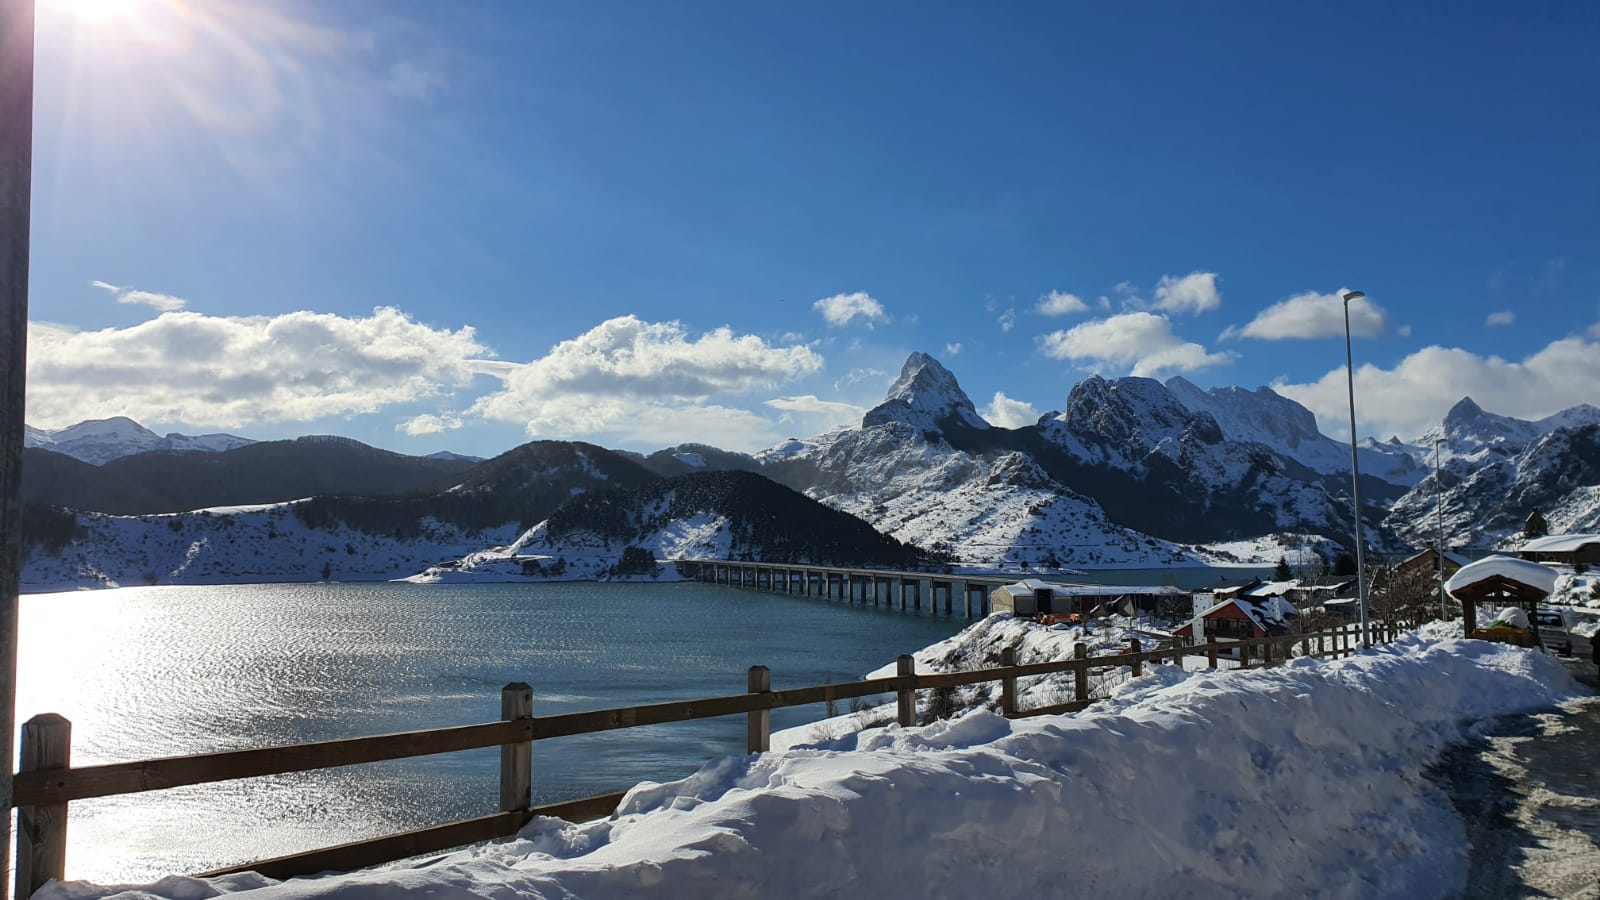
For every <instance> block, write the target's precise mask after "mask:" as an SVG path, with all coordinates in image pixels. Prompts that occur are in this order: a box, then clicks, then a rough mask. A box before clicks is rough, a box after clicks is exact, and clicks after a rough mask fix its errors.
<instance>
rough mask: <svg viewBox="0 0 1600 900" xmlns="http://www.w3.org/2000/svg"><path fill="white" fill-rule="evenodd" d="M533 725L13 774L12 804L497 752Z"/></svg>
mask: <svg viewBox="0 0 1600 900" xmlns="http://www.w3.org/2000/svg"><path fill="white" fill-rule="evenodd" d="M537 721H538V720H537V719H519V720H517V721H515V722H487V723H484V724H482V725H461V726H457V727H454V728H439V729H434V730H431V731H406V732H400V733H398V734H384V735H378V736H375V737H362V738H346V739H344V740H338V741H319V742H317V743H312V744H294V745H289V746H283V747H263V748H259V749H255V750H231V751H226V752H222V753H202V754H198V755H194V756H172V757H166V758H162V759H147V760H140V761H138V762H126V763H109V764H106V765H98V766H81V767H79V768H74V769H64V770H61V771H55V772H25V773H18V775H17V780H16V791H15V795H14V798H13V803H14V804H15V805H18V806H24V805H26V806H37V805H39V804H43V803H64V802H66V801H68V800H82V799H85V798H87V797H109V796H112V795H114V794H137V793H142V792H144V791H157V790H161V789H163V788H171V787H181V786H183V785H188V784H206V783H209V782H213V781H227V780H230V779H234V778H254V777H257V776H260V775H281V774H283V773H286V772H308V771H312V770H314V769H329V768H334V767H336V766H349V765H355V764H357V763H368V762H378V761H380V760H385V759H405V758H408V757H412V756H429V755H432V754H435V753H454V752H455V751H457V750H476V749H479V748H482V747H497V746H499V745H501V744H510V743H515V742H516V741H525V740H529V739H531V738H532V737H533V736H534V723H535V722H537Z"/></svg>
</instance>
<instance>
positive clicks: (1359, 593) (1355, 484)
mask: <svg viewBox="0 0 1600 900" xmlns="http://www.w3.org/2000/svg"><path fill="white" fill-rule="evenodd" d="M1339 296H1340V298H1341V299H1343V300H1344V371H1345V379H1346V381H1347V382H1348V384H1349V386H1350V505H1351V507H1352V511H1353V512H1354V513H1355V521H1356V602H1357V603H1359V604H1361V648H1362V649H1363V650H1365V649H1366V648H1368V647H1370V646H1372V641H1371V638H1370V633H1369V631H1368V629H1367V564H1366V561H1365V560H1364V559H1363V558H1362V553H1361V467H1360V464H1359V463H1357V462H1356V369H1355V363H1354V362H1352V360H1351V356H1350V301H1351V300H1360V299H1361V298H1362V297H1365V296H1366V293H1365V292H1363V291H1343V292H1341V293H1340V294H1339Z"/></svg>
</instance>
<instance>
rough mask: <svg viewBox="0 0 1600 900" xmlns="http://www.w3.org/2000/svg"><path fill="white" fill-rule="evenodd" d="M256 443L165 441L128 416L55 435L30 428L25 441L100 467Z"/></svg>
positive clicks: (226, 438)
mask: <svg viewBox="0 0 1600 900" xmlns="http://www.w3.org/2000/svg"><path fill="white" fill-rule="evenodd" d="M253 443H255V441H252V440H250V439H249V438H242V437H239V436H238V435H233V434H201V435H187V434H178V433H176V432H174V433H172V434H169V435H167V436H166V437H161V436H159V435H157V434H156V433H155V432H154V431H151V430H150V429H148V428H146V427H144V426H143V425H140V424H139V423H138V422H135V421H133V420H132V419H129V418H127V417H126V416H115V417H113V418H110V419H91V420H89V421H85V422H79V423H78V424H76V425H69V426H67V427H66V428H59V429H56V430H54V431H47V430H44V429H39V428H33V427H28V428H27V429H26V430H25V434H24V439H23V446H25V447H42V448H44V449H46V450H52V451H54V452H56V453H63V454H65V455H67V456H70V457H73V458H74V459H81V460H83V461H84V462H86V463H91V464H93V465H97V466H98V465H104V464H105V463H108V462H110V461H112V460H113V459H121V458H122V457H124V456H132V455H134V454H135V453H146V452H149V451H151V450H201V451H206V452H210V453H220V452H223V451H226V450H232V449H234V448H235V447H243V446H245V445H247V444H253Z"/></svg>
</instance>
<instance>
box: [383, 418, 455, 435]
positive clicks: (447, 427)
mask: <svg viewBox="0 0 1600 900" xmlns="http://www.w3.org/2000/svg"><path fill="white" fill-rule="evenodd" d="M460 427H461V417H460V416H452V415H448V414H447V415H443V416H435V415H431V414H424V415H420V416H416V417H415V418H411V419H407V420H405V421H404V422H401V423H400V424H399V425H396V426H395V427H394V430H395V431H399V432H403V433H405V434H409V435H411V436H412V437H419V436H421V435H424V434H439V433H441V432H444V431H453V430H455V429H457V428H460Z"/></svg>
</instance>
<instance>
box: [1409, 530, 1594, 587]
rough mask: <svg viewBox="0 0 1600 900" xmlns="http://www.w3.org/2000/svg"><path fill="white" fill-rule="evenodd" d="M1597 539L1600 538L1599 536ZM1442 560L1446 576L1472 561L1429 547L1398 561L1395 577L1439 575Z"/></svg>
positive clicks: (1410, 578) (1431, 576) (1411, 577)
mask: <svg viewBox="0 0 1600 900" xmlns="http://www.w3.org/2000/svg"><path fill="white" fill-rule="evenodd" d="M1597 540H1600V538H1597ZM1441 560H1442V561H1443V568H1444V577H1446V578H1449V577H1450V576H1451V575H1454V574H1455V573H1456V571H1457V570H1459V569H1460V568H1461V567H1462V566H1464V565H1466V564H1467V563H1470V562H1472V560H1470V559H1468V558H1467V557H1465V556H1461V555H1460V554H1456V553H1451V552H1450V551H1448V550H1446V551H1445V552H1443V553H1440V552H1439V551H1438V550H1436V549H1434V548H1432V547H1429V548H1428V549H1426V550H1423V551H1422V552H1420V553H1417V554H1415V555H1413V556H1410V557H1407V558H1406V559H1404V560H1402V561H1401V562H1398V563H1396V564H1395V567H1394V578H1395V580H1396V581H1402V582H1405V581H1411V580H1412V579H1413V578H1414V577H1417V576H1423V575H1426V576H1427V577H1428V578H1430V579H1431V578H1434V577H1437V576H1438V574H1439V570H1440V562H1441Z"/></svg>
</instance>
